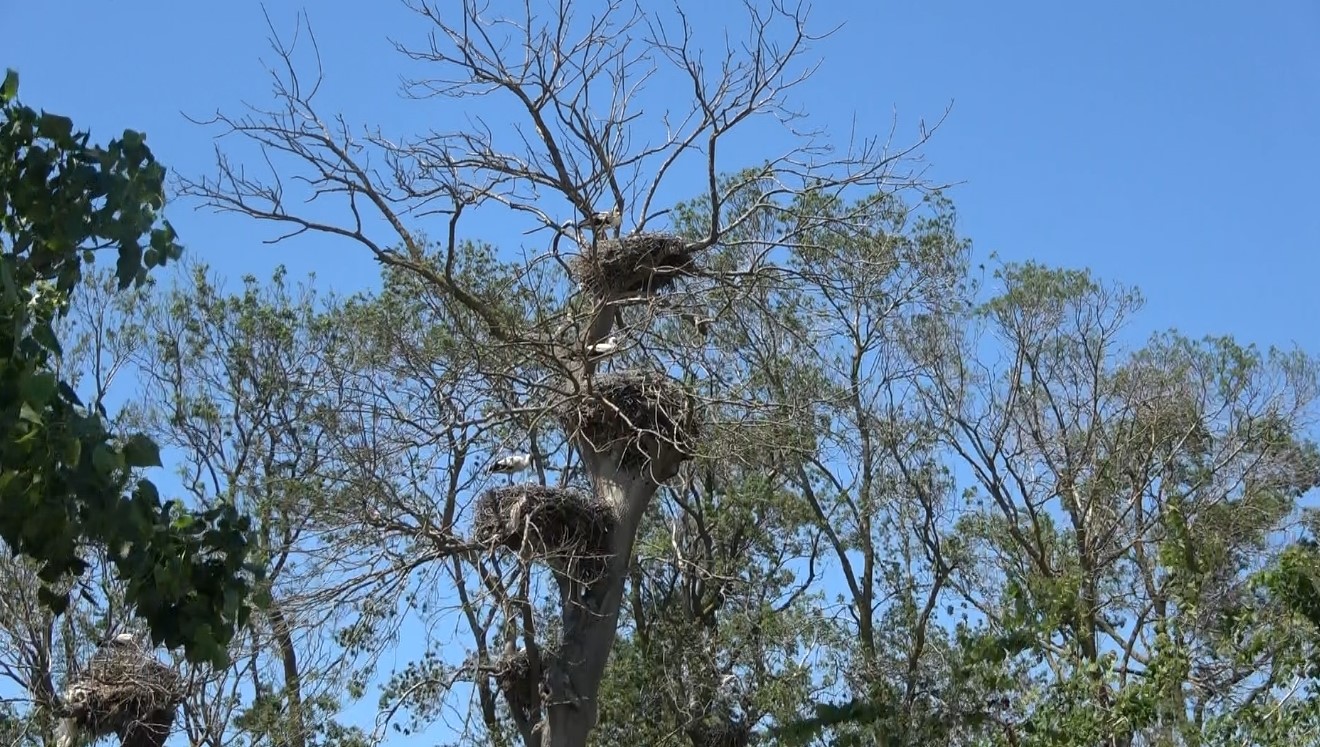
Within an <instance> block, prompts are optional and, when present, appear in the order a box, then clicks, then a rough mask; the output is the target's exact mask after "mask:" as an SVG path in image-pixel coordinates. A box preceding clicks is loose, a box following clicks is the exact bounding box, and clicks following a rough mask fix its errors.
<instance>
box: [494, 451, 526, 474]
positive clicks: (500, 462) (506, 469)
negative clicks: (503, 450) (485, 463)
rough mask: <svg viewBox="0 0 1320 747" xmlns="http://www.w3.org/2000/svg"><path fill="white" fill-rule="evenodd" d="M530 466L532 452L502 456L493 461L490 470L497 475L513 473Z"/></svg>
mask: <svg viewBox="0 0 1320 747" xmlns="http://www.w3.org/2000/svg"><path fill="white" fill-rule="evenodd" d="M530 466H532V455H531V454H511V455H509V456H506V457H500V458H499V459H496V460H495V461H494V462H493V463H491V465H490V472H491V474H496V475H512V474H513V473H515V472H522V471H523V470H525V469H527V468H528V467H530Z"/></svg>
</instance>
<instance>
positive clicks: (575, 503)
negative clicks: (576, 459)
mask: <svg viewBox="0 0 1320 747" xmlns="http://www.w3.org/2000/svg"><path fill="white" fill-rule="evenodd" d="M614 525H615V515H614V510H613V509H612V508H611V507H610V506H609V505H608V504H606V503H605V502H603V501H601V500H598V499H597V498H595V497H594V496H592V495H589V494H587V493H584V492H583V491H581V490H572V489H564V488H550V487H546V486H544V485H537V484H534V483H530V484H525V485H509V486H506V487H499V488H492V489H491V490H487V491H486V492H485V493H483V494H482V496H481V497H480V498H478V499H477V505H476V509H475V516H474V517H473V520H472V534H473V539H474V540H475V541H476V542H478V543H480V544H483V545H487V546H490V547H498V546H503V547H507V548H509V549H510V550H512V551H514V552H520V551H522V550H523V549H526V550H528V551H530V552H531V553H532V554H533V555H535V556H537V557H541V558H545V559H547V560H548V561H549V562H550V564H551V565H552V566H553V567H554V568H555V569H556V570H558V571H561V572H564V573H567V574H569V575H570V576H573V577H574V578H576V579H577V580H580V581H584V582H590V581H592V580H594V579H596V578H598V577H599V576H600V575H601V574H603V573H604V571H605V567H606V565H607V563H608V560H609V555H610V535H611V532H613V530H614ZM524 543H525V545H526V547H524Z"/></svg>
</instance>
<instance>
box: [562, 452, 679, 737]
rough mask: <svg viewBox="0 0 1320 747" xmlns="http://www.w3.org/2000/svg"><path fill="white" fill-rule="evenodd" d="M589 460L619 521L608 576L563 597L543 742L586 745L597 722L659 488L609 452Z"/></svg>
mask: <svg viewBox="0 0 1320 747" xmlns="http://www.w3.org/2000/svg"><path fill="white" fill-rule="evenodd" d="M587 461H588V464H589V465H590V466H591V468H592V470H591V471H592V472H593V473H594V475H595V490H596V495H597V496H598V497H600V498H601V499H602V500H605V501H608V502H609V503H610V504H612V505H613V506H614V507H615V509H616V511H617V516H618V520H619V524H618V526H617V529H616V531H615V534H614V538H613V543H612V547H611V550H612V557H611V559H610V568H609V574H608V575H607V577H606V578H605V579H603V580H602V581H600V582H598V583H597V584H595V585H593V586H592V587H591V588H589V589H588V590H587V592H586V594H584V595H583V596H582V597H580V598H577V599H566V600H565V605H564V610H563V621H564V641H563V644H562V647H561V648H560V652H559V657H558V659H557V660H556V661H555V662H554V663H553V664H551V665H550V667H549V671H548V672H547V673H546V680H547V689H548V695H549V697H548V698H547V700H546V721H545V726H544V731H543V733H542V735H541V739H542V741H541V745H542V747H585V745H586V744H587V738H588V736H589V735H590V734H591V730H592V729H593V728H595V726H596V720H597V717H598V714H599V707H598V704H597V700H596V699H597V696H598V695H599V692H600V682H601V679H602V678H603V677H604V674H605V665H606V664H607V663H608V661H609V656H610V651H611V649H613V648H614V636H615V633H616V632H617V630H618V622H619V611H620V608H621V607H622V603H623V589H624V585H625V584H626V582H627V577H628V567H629V565H630V564H631V560H632V549H633V544H634V542H635V541H636V538H637V529H638V526H639V525H640V524H641V520H642V515H643V514H644V513H645V512H646V507H647V504H649V503H650V501H651V498H652V497H653V496H654V495H655V492H656V490H657V488H659V485H658V484H657V483H656V482H655V481H654V480H652V479H650V477H648V476H646V475H645V474H644V473H642V471H640V470H622V469H619V468H618V466H617V462H616V461H615V460H614V459H612V458H610V456H609V455H600V456H598V457H596V458H594V459H593V458H592V457H591V456H588V458H587ZM593 462H594V464H593ZM657 466H658V465H657Z"/></svg>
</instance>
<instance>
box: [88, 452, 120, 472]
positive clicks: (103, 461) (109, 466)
mask: <svg viewBox="0 0 1320 747" xmlns="http://www.w3.org/2000/svg"><path fill="white" fill-rule="evenodd" d="M92 466H93V467H95V468H96V471H97V472H99V473H100V474H101V475H103V476H105V477H113V476H114V474H115V473H116V472H118V471H119V468H120V467H122V466H123V460H122V457H121V456H120V455H119V454H116V453H115V452H114V450H113V449H111V448H110V447H109V446H107V445H105V444H97V445H96V448H94V449H92Z"/></svg>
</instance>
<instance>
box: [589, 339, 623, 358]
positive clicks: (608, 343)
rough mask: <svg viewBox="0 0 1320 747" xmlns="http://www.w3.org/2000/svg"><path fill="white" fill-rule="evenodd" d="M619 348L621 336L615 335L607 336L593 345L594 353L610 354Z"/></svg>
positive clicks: (592, 351) (592, 350)
mask: <svg viewBox="0 0 1320 747" xmlns="http://www.w3.org/2000/svg"><path fill="white" fill-rule="evenodd" d="M618 349H619V338H618V337H615V336H614V335H610V336H609V337H606V338H605V339H604V340H603V341H602V342H598V343H596V344H595V345H592V346H591V354H592V355H609V354H610V353H613V352H614V351H616V350H618Z"/></svg>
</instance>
